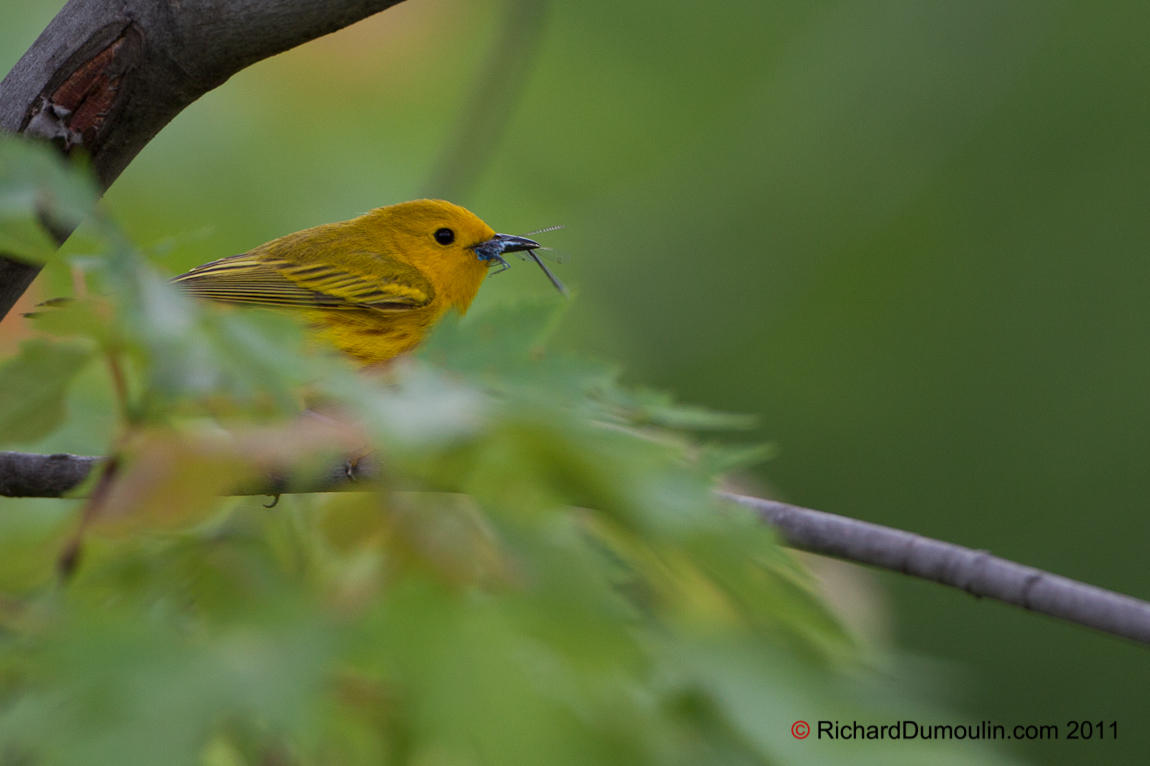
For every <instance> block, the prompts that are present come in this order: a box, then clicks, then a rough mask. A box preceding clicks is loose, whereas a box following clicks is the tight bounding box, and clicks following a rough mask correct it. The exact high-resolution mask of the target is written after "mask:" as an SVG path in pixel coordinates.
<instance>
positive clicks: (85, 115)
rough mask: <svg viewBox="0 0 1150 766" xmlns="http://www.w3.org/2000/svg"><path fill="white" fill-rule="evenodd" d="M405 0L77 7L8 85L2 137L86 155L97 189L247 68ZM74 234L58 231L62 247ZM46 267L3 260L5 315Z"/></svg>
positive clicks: (1, 307)
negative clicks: (37, 140) (178, 118)
mask: <svg viewBox="0 0 1150 766" xmlns="http://www.w3.org/2000/svg"><path fill="white" fill-rule="evenodd" d="M398 2H399V0H201V1H200V2H194V3H169V2H155V1H154V0H118V2H114V3H109V2H103V0H70V2H69V3H68V4H67V5H65V6H64V8H63V9H62V10H61V11H60V12H59V13H58V14H57V15H56V17H55V18H54V19H53V20H52V22H51V23H50V24H49V25H48V27H47V28H46V29H45V30H44V31H43V33H41V35H40V37H39V38H37V40H36V42H35V43H33V44H32V47H31V48H29V49H28V51H27V52H26V53H25V54H24V56H23V57H22V58H21V59H20V61H19V62H17V64H16V66H14V67H13V68H12V71H10V72H9V73H8V75H7V76H6V77H5V78H4V80H3V81H2V82H0V129H3V130H6V131H8V132H11V133H23V134H24V135H27V136H30V137H36V138H41V139H45V140H48V141H52V142H53V143H55V144H56V145H57V146H58V147H59V148H60V149H61V151H63V152H64V153H70V152H73V151H75V150H77V149H80V148H82V149H83V150H84V151H85V152H86V153H87V155H88V157H89V158H90V161H91V163H92V167H93V169H94V170H95V174H96V178H97V179H98V182H99V184H100V188H101V189H107V188H108V187H109V186H110V185H111V184H112V182H113V181H114V180H116V177H117V176H119V175H120V173H121V172H122V171H123V170H124V168H126V167H127V166H128V163H130V162H131V161H132V160H133V159H134V158H135V156H136V155H137V154H138V153H139V152H140V150H141V149H143V148H144V146H145V145H146V144H147V143H148V142H149V141H150V140H152V138H153V137H154V136H155V135H156V134H157V133H158V132H159V131H160V129H161V128H163V127H164V126H165V125H167V124H168V123H169V122H170V121H171V120H172V118H174V117H175V116H176V115H177V114H179V113H180V112H181V111H182V110H183V109H184V107H186V106H188V105H189V104H191V103H192V102H193V101H195V100H196V99H198V98H199V97H200V96H202V95H204V94H205V93H207V92H208V91H209V90H212V89H213V88H215V87H217V86H219V85H222V84H223V83H224V82H225V81H227V79H228V78H229V77H231V76H232V75H233V74H235V73H236V72H238V71H240V70H241V69H243V68H244V67H247V66H249V65H251V64H254V63H255V62H257V61H260V60H261V59H265V58H268V57H269V56H274V55H275V54H277V53H282V52H283V51H286V50H288V49H290V48H294V47H295V46H297V45H300V44H302V43H305V42H307V41H309V40H312V39H314V38H316V37H320V36H322V35H326V34H328V33H330V32H335V31H336V30H338V29H342V28H343V27H346V26H348V25H349V24H352V23H354V22H356V21H359V20H360V19H363V18H365V17H367V16H370V15H372V14H374V13H377V12H378V11H382V10H384V9H385V8H388V7H390V6H392V5H395V4H396V3H398ZM69 233H70V232H69V231H55V232H54V234H55V235H56V237H57V239H58V240H59V241H61V242H62V241H63V240H64V239H66V238H67V236H68V234H69ZM39 271H40V266H39V265H37V264H31V263H27V262H24V261H20V260H16V259H12V258H7V257H4V256H3V255H2V254H0V318H3V317H4V315H6V314H7V313H8V311H9V310H10V309H11V308H12V304H14V303H15V302H16V300H17V299H18V298H19V297H20V296H21V295H23V294H24V291H25V290H26V289H28V285H30V284H31V283H32V280H33V279H34V278H35V277H36V275H37V274H38V273H39Z"/></svg>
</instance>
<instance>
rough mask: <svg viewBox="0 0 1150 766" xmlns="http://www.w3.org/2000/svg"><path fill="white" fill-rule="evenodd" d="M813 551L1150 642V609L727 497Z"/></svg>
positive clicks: (959, 550) (781, 507) (782, 506)
mask: <svg viewBox="0 0 1150 766" xmlns="http://www.w3.org/2000/svg"><path fill="white" fill-rule="evenodd" d="M722 495H723V496H724V497H726V498H728V499H730V500H733V501H735V502H736V503H740V504H741V505H745V506H747V507H748V508H751V509H753V510H754V511H756V512H757V513H758V514H759V515H760V516H761V517H762V518H763V519H764V520H765V521H766V522H767V523H768V524H770V525H771V526H773V527H775V528H776V529H777V530H779V533H780V534H781V535H782V536H783V539H784V540H785V541H786V542H787V544H788V545H790V546H792V547H794V548H798V549H800V550H804V551H810V552H811V553H819V554H822V555H824V556H834V557H835V558H840V559H846V560H847V561H853V562H855V563H858V564H869V565H870V566H876V567H880V568H882V569H889V570H891V571H893V572H902V573H903V574H907V575H910V576H912V577H921V578H922V579H924V580H932V581H934V582H937V583H942V584H943V585H949V586H951V587H953V588H959V589H961V590H964V591H966V592H967V593H970V594H971V595H973V596H977V597H979V598H992V599H994V600H996V601H1002V602H1003V603H1006V604H1012V605H1014V606H1020V607H1022V608H1023V609H1029V610H1030V611H1032V612H1038V613H1039V614H1045V615H1049V616H1051V617H1060V618H1062V619H1063V620H1067V621H1068V622H1073V623H1077V624H1079V625H1085V626H1086V627H1089V628H1094V629H1096V630H1100V631H1102V632H1104V633H1111V634H1113V635H1116V636H1122V637H1123V638H1129V639H1133V640H1134V641H1139V642H1141V643H1144V644H1150V603H1147V602H1146V601H1142V600H1140V599H1136V598H1132V597H1130V596H1123V595H1121V594H1119V593H1114V592H1113V591H1108V590H1105V589H1103V588H1096V587H1095V586H1093V585H1087V584H1085V583H1081V582H1078V581H1077V580H1071V579H1069V578H1066V577H1060V576H1058V575H1055V574H1051V573H1050V572H1044V571H1042V570H1041V569H1035V568H1034V567H1028V566H1025V565H1023V564H1017V563H1015V562H1013V561H1008V560H1006V559H1002V558H999V557H997V556H992V555H990V554H989V553H987V552H986V551H976V550H971V549H970V548H964V547H962V546H961V545H954V544H953V543H944V542H942V541H941V540H933V539H931V538H929V537H923V536H921V535H916V534H913V533H911V532H904V531H902V530H901V529H892V528H891V527H884V526H881V525H879V524H871V523H869V522H865V521H858V520H857V519H849V518H846V517H843V516H836V515H834V514H833V513H825V512H823V511H813V510H811V509H809V508H799V507H797V506H794V505H787V504H786V503H780V502H777V501H774V500H763V499H760V498H757V497H746V496H744V495H735V494H731V493H727V492H724V493H722Z"/></svg>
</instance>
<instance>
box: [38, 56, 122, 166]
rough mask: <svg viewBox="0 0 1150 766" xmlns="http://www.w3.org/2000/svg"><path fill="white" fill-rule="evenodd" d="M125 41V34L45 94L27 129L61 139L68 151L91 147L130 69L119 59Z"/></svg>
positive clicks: (65, 149)
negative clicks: (76, 147) (49, 92)
mask: <svg viewBox="0 0 1150 766" xmlns="http://www.w3.org/2000/svg"><path fill="white" fill-rule="evenodd" d="M125 40H126V35H121V36H120V37H118V38H116V39H115V40H113V41H112V43H111V44H110V45H108V46H107V47H106V48H104V49H103V50H102V51H100V52H99V53H98V54H96V55H95V56H94V57H92V58H91V59H89V60H88V61H86V62H85V63H83V64H81V65H80V66H79V67H77V68H76V70H75V71H74V72H72V74H71V75H69V76H68V78H67V79H66V80H65V81H64V82H63V84H62V85H60V86H59V87H57V88H56V89H55V90H54V91H53V92H52V94H51V95H42V96H41V97H40V99H39V101H38V103H37V104H36V106H35V107H34V108H33V111H32V118H31V120H29V121H28V126H27V127H26V128H25V129H24V132H25V133H28V134H31V135H35V136H38V137H41V138H46V139H48V140H52V141H57V142H60V143H62V144H63V149H64V151H65V152H67V151H69V150H71V149H72V147H74V146H87V147H88V148H89V150H91V149H92V145H93V144H94V143H95V142H96V140H97V139H98V138H99V135H100V129H101V128H102V127H103V125H104V123H105V121H106V120H107V118H108V115H109V114H110V113H111V111H112V108H113V107H114V106H115V104H116V99H117V97H118V95H119V91H120V85H121V82H122V81H123V79H124V76H125V75H126V74H127V73H128V71H129V69H130V68H131V67H130V66H129V65H128V64H127V62H125V61H123V60H119V59H118V58H117V53H118V52H119V51H120V49H121V47H122V46H123V45H124V42H125ZM129 47H130V46H129ZM122 58H123V57H121V59H122Z"/></svg>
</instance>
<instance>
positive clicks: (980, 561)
mask: <svg viewBox="0 0 1150 766" xmlns="http://www.w3.org/2000/svg"><path fill="white" fill-rule="evenodd" d="M100 460H101V458H96V457H84V456H80V455H68V454H56V455H36V454H29V453H26V452H0V495H2V496H5V497H63V496H65V495H67V493H69V492H71V491H72V490H74V489H76V488H77V487H79V486H80V485H81V484H82V483H83V481H84V480H85V479H86V478H87V477H88V474H89V473H90V472H91V471H92V469H93V467H95V466H96V465H98V464H99V462H100ZM351 466H354V470H353V469H352V468H351ZM375 475H376V467H375V466H374V465H372V464H371V463H370V461H364V460H360V461H358V462H356V463H339V464H337V465H333V466H331V467H329V468H328V469H327V470H325V471H324V472H323V473H322V474H320V475H319V476H318V477H316V478H314V479H312V480H310V481H309V482H307V483H304V484H301V483H299V482H295V481H292V480H291V479H290V477H281V476H269V477H267V479H266V480H265V481H264V482H262V483H256V484H253V485H251V486H247V487H239V488H237V489H236V490H235V491H234V492H233V493H232V494H234V495H276V496H278V495H280V494H288V493H310V492H338V491H356V490H363V489H366V488H367V486H368V484H369V482H370V479H371V478H373V477H374V476H375ZM720 494H721V495H722V496H723V497H725V498H727V499H729V500H732V501H734V502H736V503H739V504H741V505H744V506H746V507H748V508H751V509H752V510H754V511H755V512H756V513H758V514H759V516H761V517H762V519H763V520H764V521H765V522H767V523H768V524H770V525H771V526H773V527H774V528H775V529H776V530H777V531H778V532H779V534H780V535H781V536H782V538H783V541H784V542H785V543H786V544H787V545H789V546H791V547H793V548H798V549H800V550H804V551H809V552H811V553H818V554H822V555H824V556H833V557H835V558H839V559H844V560H846V561H853V562H855V563H856V564H866V565H869V566H874V567H879V568H881V569H889V570H891V571H894V572H901V573H903V574H906V575H910V576H911V577H919V578H922V579H924V580H930V581H932V582H937V583H941V584H943V585H949V586H951V587H954V588H959V589H960V590H964V591H966V592H967V593H969V594H971V595H972V596H977V597H980V598H991V599H994V600H996V601H1001V602H1003V603H1006V604H1011V605H1013V606H1020V607H1022V608H1023V609H1028V610H1030V611H1032V612H1037V613H1038V614H1045V615H1048V616H1050V617H1058V618H1060V619H1063V620H1066V621H1068V622H1073V623H1076V624H1078V625H1084V626H1086V627H1088V628H1094V629H1095V630H1100V631H1102V632H1104V633H1110V634H1112V635H1115V636H1121V637H1123V638H1129V639H1132V640H1134V641H1139V642H1141V643H1144V644H1150V603H1148V602H1146V601H1141V600H1139V599H1136V598H1132V597H1130V596H1124V595H1122V594H1120V593H1114V592H1113V591H1108V590H1105V589H1103V588H1097V587H1095V586H1093V585H1087V584H1086V583H1081V582H1078V581H1076V580H1071V579H1069V578H1066V577H1060V576H1058V575H1056V574H1051V573H1050V572H1044V571H1042V570H1041V569H1035V568H1034V567H1028V566H1025V565H1023V564H1018V563H1015V562H1013V561H1008V560H1006V559H1002V558H999V557H997V556H992V555H990V554H989V553H987V552H986V551H976V550H971V549H970V548H964V547H962V546H961V545H954V544H952V543H946V542H942V541H941V540H933V539H931V538H929V537H923V536H921V535H916V534H913V533H911V532H904V531H902V530H900V529H892V528H890V527H884V526H881V525H879V524H871V523H868V522H865V521H859V520H857V519H851V518H847V517H845V516H836V515H835V514H833V513H825V512H823V511H815V510H811V509H809V508H800V507H798V506H795V505H788V504H787V503H780V502H778V501H775V500H764V499H762V498H757V497H747V496H745V495H735V494H731V493H725V492H724V493H720Z"/></svg>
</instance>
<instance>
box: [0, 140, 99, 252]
mask: <svg viewBox="0 0 1150 766" xmlns="http://www.w3.org/2000/svg"><path fill="white" fill-rule="evenodd" d="M98 198H99V195H98V193H97V192H96V188H95V185H94V184H93V183H92V181H91V180H90V179H89V178H88V177H87V175H85V174H83V173H79V172H76V170H75V168H74V167H72V166H69V164H68V163H67V161H65V160H64V158H63V157H61V156H60V154H59V153H58V152H56V151H55V150H54V149H53V148H52V147H50V146H47V145H45V144H42V143H37V142H33V141H29V140H27V139H24V138H19V137H14V136H11V135H3V136H0V248H4V249H5V250H6V251H8V252H11V253H12V254H13V255H17V256H19V257H22V258H27V259H29V260H36V261H43V260H46V259H47V258H48V257H50V256H51V255H52V254H53V253H54V252H55V251H56V249H57V248H56V242H55V239H54V238H53V237H52V235H51V234H50V233H49V232H48V231H47V230H46V229H45V223H44V222H46V221H47V222H51V225H52V226H55V227H58V228H59V229H60V230H62V231H70V230H71V229H73V228H75V227H76V226H77V225H79V224H80V222H81V221H83V220H84V219H85V218H88V217H89V216H90V215H91V214H92V213H93V211H95V209H96V202H97V200H98ZM9 248H11V249H10V250H9Z"/></svg>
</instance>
